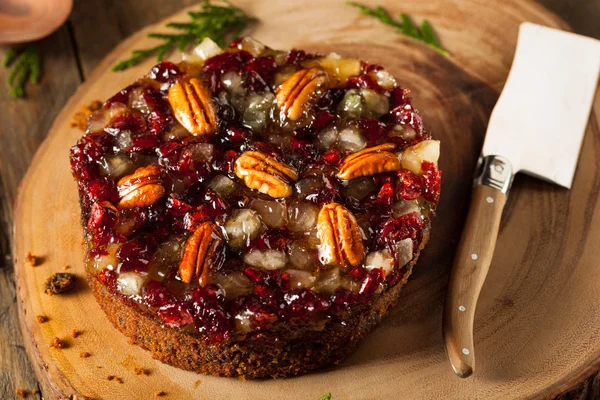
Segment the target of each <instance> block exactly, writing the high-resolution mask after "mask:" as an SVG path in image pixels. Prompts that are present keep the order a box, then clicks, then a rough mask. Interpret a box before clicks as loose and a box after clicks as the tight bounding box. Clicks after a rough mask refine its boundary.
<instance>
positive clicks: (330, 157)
mask: <svg viewBox="0 0 600 400" xmlns="http://www.w3.org/2000/svg"><path fill="white" fill-rule="evenodd" d="M323 160H324V161H325V162H326V163H327V164H329V165H338V164H339V163H340V162H341V161H342V154H341V153H340V151H339V150H337V149H331V150H329V151H328V152H326V153H325V154H323Z"/></svg>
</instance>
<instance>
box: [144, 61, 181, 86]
mask: <svg viewBox="0 0 600 400" xmlns="http://www.w3.org/2000/svg"><path fill="white" fill-rule="evenodd" d="M181 75H182V73H181V70H180V69H179V67H178V66H177V65H175V64H173V63H172V62H169V61H161V62H159V63H158V64H156V65H155V66H154V67H152V69H151V70H150V78H152V79H155V80H157V81H159V82H162V83H173V82H174V81H175V80H177V78H179V77H180V76H181Z"/></svg>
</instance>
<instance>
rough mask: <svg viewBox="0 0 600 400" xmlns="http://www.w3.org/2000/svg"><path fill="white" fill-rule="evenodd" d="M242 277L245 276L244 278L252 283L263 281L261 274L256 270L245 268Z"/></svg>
mask: <svg viewBox="0 0 600 400" xmlns="http://www.w3.org/2000/svg"><path fill="white" fill-rule="evenodd" d="M244 275H246V277H247V278H248V279H250V280H251V281H252V282H254V283H259V282H261V281H262V279H263V274H262V272H260V271H259V270H257V269H254V268H246V269H244Z"/></svg>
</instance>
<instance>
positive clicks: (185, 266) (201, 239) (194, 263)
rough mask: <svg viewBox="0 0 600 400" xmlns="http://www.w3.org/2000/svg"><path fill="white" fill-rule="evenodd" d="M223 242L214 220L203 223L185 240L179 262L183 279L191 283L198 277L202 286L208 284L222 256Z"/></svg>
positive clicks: (180, 274)
mask: <svg viewBox="0 0 600 400" xmlns="http://www.w3.org/2000/svg"><path fill="white" fill-rule="evenodd" d="M223 244H224V241H223V237H222V235H221V233H220V232H219V230H218V229H217V225H215V223H214V222H211V221H206V222H203V223H201V224H200V226H198V228H196V230H195V231H194V233H193V234H192V236H190V237H189V238H188V240H187V241H186V242H185V247H184V249H183V257H182V259H181V262H180V263H179V277H180V278H181V280H182V281H183V282H186V283H190V282H191V281H192V279H194V277H196V278H197V279H198V282H199V283H200V286H204V285H208V284H209V283H210V282H211V279H212V275H213V272H214V270H215V269H216V268H217V264H218V263H219V260H220V259H221V258H222V252H221V251H222V249H223Z"/></svg>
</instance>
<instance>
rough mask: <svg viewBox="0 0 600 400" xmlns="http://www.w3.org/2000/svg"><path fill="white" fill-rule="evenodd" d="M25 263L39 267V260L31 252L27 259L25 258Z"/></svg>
mask: <svg viewBox="0 0 600 400" xmlns="http://www.w3.org/2000/svg"><path fill="white" fill-rule="evenodd" d="M25 262H26V263H27V264H29V265H30V266H32V267H35V266H36V265H38V258H37V257H36V256H34V255H33V254H31V252H28V253H27V257H25Z"/></svg>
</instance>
